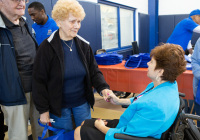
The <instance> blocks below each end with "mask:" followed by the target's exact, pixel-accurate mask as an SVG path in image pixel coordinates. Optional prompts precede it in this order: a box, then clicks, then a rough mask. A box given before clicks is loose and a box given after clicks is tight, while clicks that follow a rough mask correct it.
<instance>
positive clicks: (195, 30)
mask: <svg viewBox="0 0 200 140" xmlns="http://www.w3.org/2000/svg"><path fill="white" fill-rule="evenodd" d="M193 32H195V33H200V25H199V26H197V27H196V28H194V30H193Z"/></svg>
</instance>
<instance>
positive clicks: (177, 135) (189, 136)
mask: <svg viewBox="0 0 200 140" xmlns="http://www.w3.org/2000/svg"><path fill="white" fill-rule="evenodd" d="M179 96H181V97H184V96H185V95H184V94H183V93H179ZM181 97H179V98H180V108H179V112H178V115H177V117H176V119H175V121H174V123H173V124H172V126H171V127H170V128H169V129H168V130H167V131H165V132H164V133H163V134H162V136H161V140H200V132H199V129H198V128H197V126H196V125H195V124H194V122H193V120H200V116H198V115H193V114H186V113H185V112H184V107H185V102H184V100H183V99H182V98H181ZM114 138H116V139H124V140H156V139H155V138H150V137H135V136H130V135H126V134H120V133H115V135H114Z"/></svg>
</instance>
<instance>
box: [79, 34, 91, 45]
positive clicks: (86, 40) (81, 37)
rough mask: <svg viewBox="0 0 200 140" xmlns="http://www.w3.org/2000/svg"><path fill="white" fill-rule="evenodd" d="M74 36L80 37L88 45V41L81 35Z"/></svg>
mask: <svg viewBox="0 0 200 140" xmlns="http://www.w3.org/2000/svg"><path fill="white" fill-rule="evenodd" d="M76 37H77V38H78V39H80V40H81V41H83V42H85V43H86V44H88V45H90V42H88V41H87V40H85V39H84V38H83V37H81V36H80V35H76Z"/></svg>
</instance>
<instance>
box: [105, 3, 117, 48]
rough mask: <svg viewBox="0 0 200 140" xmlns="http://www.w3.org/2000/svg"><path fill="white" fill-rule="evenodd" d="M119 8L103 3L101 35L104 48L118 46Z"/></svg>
mask: <svg viewBox="0 0 200 140" xmlns="http://www.w3.org/2000/svg"><path fill="white" fill-rule="evenodd" d="M117 26H118V25H117V8H116V7H112V6H107V5H101V36H102V48H103V49H113V48H117V47H118V28H117Z"/></svg>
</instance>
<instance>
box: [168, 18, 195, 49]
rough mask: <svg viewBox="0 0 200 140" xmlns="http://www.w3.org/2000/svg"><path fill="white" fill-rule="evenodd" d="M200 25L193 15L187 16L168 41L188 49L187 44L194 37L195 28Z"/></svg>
mask: <svg viewBox="0 0 200 140" xmlns="http://www.w3.org/2000/svg"><path fill="white" fill-rule="evenodd" d="M197 26H199V25H198V24H197V23H195V22H194V21H193V20H192V18H191V17H189V18H186V19H184V20H182V21H181V22H179V23H178V24H177V25H176V27H175V29H174V31H173V33H172V34H171V36H170V37H169V38H168V40H167V43H172V44H177V45H180V46H181V47H182V48H183V50H186V49H187V45H188V43H189V41H190V40H191V38H192V33H193V30H194V28H196V27H197Z"/></svg>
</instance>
